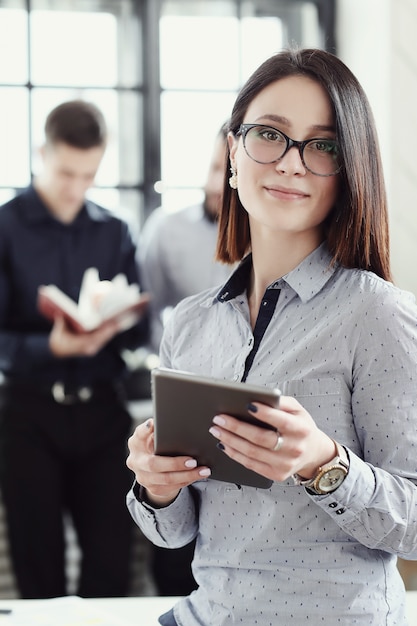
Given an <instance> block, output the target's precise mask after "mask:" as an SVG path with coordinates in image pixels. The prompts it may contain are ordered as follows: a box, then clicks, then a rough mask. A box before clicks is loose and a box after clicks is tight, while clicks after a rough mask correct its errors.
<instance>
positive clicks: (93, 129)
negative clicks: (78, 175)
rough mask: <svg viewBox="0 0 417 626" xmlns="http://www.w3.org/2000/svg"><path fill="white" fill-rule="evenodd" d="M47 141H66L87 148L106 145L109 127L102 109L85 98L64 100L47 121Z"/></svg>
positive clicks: (52, 142)
mask: <svg viewBox="0 0 417 626" xmlns="http://www.w3.org/2000/svg"><path fill="white" fill-rule="evenodd" d="M45 137H46V143H48V144H57V143H65V144H67V145H69V146H72V147H74V148H81V149H82V150H87V149H88V148H95V147H98V146H104V145H105V143H106V139H107V127H106V122H105V119H104V116H103V114H102V112H101V111H100V109H99V108H98V107H96V106H95V105H94V104H92V103H91V102H86V101H85V100H71V101H69V102H63V103H62V104H60V105H58V106H57V107H56V108H55V109H53V110H52V111H51V112H50V113H49V115H48V117H47V118H46V123H45Z"/></svg>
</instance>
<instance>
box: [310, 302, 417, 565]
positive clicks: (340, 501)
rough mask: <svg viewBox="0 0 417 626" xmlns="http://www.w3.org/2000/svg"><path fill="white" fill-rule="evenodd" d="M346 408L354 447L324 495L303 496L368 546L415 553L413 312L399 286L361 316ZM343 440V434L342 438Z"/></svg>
mask: <svg viewBox="0 0 417 626" xmlns="http://www.w3.org/2000/svg"><path fill="white" fill-rule="evenodd" d="M356 352H357V355H356V359H355V368H354V388H353V391H352V411H353V417H354V424H355V429H356V433H357V435H358V438H359V442H360V445H361V448H362V449H361V451H360V454H355V452H354V451H351V450H349V456H350V461H351V464H350V470H349V474H348V476H347V478H346V479H345V481H344V482H343V483H342V485H341V486H340V487H339V488H338V489H337V490H336V491H334V492H333V493H331V494H329V495H328V496H313V495H312V496H310V497H311V498H313V499H315V500H316V502H317V505H318V506H320V507H321V508H322V509H324V510H325V511H326V512H327V513H328V514H329V515H330V516H331V517H332V518H333V519H334V521H335V522H336V523H337V524H338V525H339V526H340V527H341V528H343V530H344V531H345V532H346V533H347V534H348V535H350V536H351V537H354V538H355V539H356V540H357V541H359V542H360V543H362V544H363V545H366V546H367V547H369V548H372V549H379V550H384V551H386V552H389V553H393V554H397V555H398V556H400V557H402V558H405V559H417V542H416V536H417V487H416V485H417V394H416V389H417V314H416V308H415V306H414V304H413V303H412V302H411V301H410V299H409V298H408V296H407V295H406V294H404V292H400V291H399V290H397V291H392V292H391V293H390V294H387V293H385V294H383V297H381V298H380V299H379V301H378V302H374V303H373V306H372V310H371V309H369V310H368V311H367V312H366V313H365V314H364V316H363V320H362V325H361V334H360V337H359V341H358V345H357V347H356ZM341 443H343V442H341Z"/></svg>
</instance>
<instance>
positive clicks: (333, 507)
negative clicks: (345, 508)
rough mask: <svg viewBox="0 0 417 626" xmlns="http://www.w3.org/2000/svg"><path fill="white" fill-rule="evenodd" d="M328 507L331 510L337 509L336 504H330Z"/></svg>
mask: <svg viewBox="0 0 417 626" xmlns="http://www.w3.org/2000/svg"><path fill="white" fill-rule="evenodd" d="M329 507H330V508H331V509H335V508H336V507H337V502H330V504H329Z"/></svg>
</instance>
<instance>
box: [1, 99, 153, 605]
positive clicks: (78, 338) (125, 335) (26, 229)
mask: <svg viewBox="0 0 417 626" xmlns="http://www.w3.org/2000/svg"><path fill="white" fill-rule="evenodd" d="M45 135H46V141H45V145H44V146H43V148H42V158H43V165H44V168H43V172H42V174H41V175H40V176H39V177H38V178H37V179H36V180H35V182H34V184H33V185H32V186H30V187H29V188H28V189H27V190H26V191H24V192H23V193H22V194H21V195H19V196H17V197H16V198H14V199H13V200H11V201H10V202H8V203H7V204H6V205H4V206H3V207H1V209H0V370H1V372H2V373H3V375H4V382H3V384H2V385H1V387H0V488H1V491H2V497H3V501H4V505H5V509H6V517H7V523H8V532H9V538H10V552H11V557H12V561H13V565H14V569H15V574H16V580H17V584H18V587H19V590H20V593H21V595H22V597H24V598H47V597H54V596H62V595H66V593H67V586H66V584H67V583H66V577H65V540H64V529H63V515H64V513H66V512H67V513H69V514H70V516H71V518H72V521H73V525H74V527H75V530H76V533H77V537H78V543H79V546H80V549H81V554H82V556H81V565H80V578H79V587H78V590H77V593H78V594H79V595H81V596H84V597H93V596H96V597H99V596H122V595H126V594H127V591H128V578H129V560H130V548H131V522H130V519H129V517H130V516H129V514H128V513H127V511H126V506H125V493H126V491H127V490H128V489H129V486H130V483H131V474H130V471H129V470H128V469H127V468H126V466H125V456H126V455H125V449H126V440H127V437H128V435H129V433H130V431H131V417H130V415H129V414H128V412H127V411H126V408H125V403H124V398H123V394H122V392H121V389H120V381H121V380H122V378H123V376H124V375H125V373H126V371H125V370H126V367H125V363H124V361H123V359H122V357H121V350H122V349H123V348H130V349H133V348H135V347H137V346H138V345H140V344H142V343H144V342H145V341H146V340H147V324H146V320H144V319H143V320H141V321H140V322H139V323H138V324H136V325H135V326H134V327H132V328H131V329H130V330H127V331H121V328H119V326H118V324H117V323H116V322H112V323H107V324H105V325H104V326H103V327H101V328H99V329H98V330H94V331H92V332H89V333H78V334H77V333H75V332H73V331H72V330H71V328H70V327H69V326H68V325H67V324H66V322H65V321H64V319H63V318H57V319H55V321H54V323H51V322H49V321H48V320H47V319H46V318H45V317H43V316H42V315H41V314H40V313H39V311H38V309H37V291H38V287H39V286H40V285H46V284H55V285H57V286H58V287H59V288H60V289H61V290H62V291H64V292H65V293H66V294H67V295H68V296H70V297H71V298H72V299H73V300H75V301H77V300H78V295H79V290H80V285H81V280H82V277H83V274H84V271H85V270H86V269H87V268H90V267H95V268H97V269H98V271H99V276H100V279H101V280H111V279H112V278H114V276H116V275H117V274H119V273H123V274H124V275H125V276H126V277H127V280H128V282H129V283H138V275H137V264H136V260H135V258H136V254H135V252H136V251H135V246H134V244H133V241H132V239H131V237H130V234H129V230H128V227H127V225H126V224H125V223H124V222H123V221H122V220H120V219H118V218H116V217H115V216H114V215H112V214H111V213H110V212H108V211H106V210H105V209H103V208H102V207H100V206H98V205H96V204H94V203H92V202H90V201H88V200H86V198H85V194H86V191H87V189H88V188H89V187H90V186H91V185H92V184H93V182H94V177H95V174H96V171H97V169H98V167H99V164H100V162H101V159H102V156H103V153H104V150H105V145H106V127H105V122H104V119H103V116H102V114H101V112H100V111H99V110H98V109H97V108H96V107H95V106H94V105H92V104H90V103H87V102H84V101H81V100H80V101H78V100H76V101H72V102H66V103H63V104H61V105H60V106H58V107H57V108H56V109H54V110H53V111H52V112H51V113H50V114H49V116H48V118H47V121H46V126H45Z"/></svg>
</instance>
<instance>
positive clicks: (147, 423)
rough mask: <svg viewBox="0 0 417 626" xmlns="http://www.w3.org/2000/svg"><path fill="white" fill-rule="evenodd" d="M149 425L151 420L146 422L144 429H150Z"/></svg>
mask: <svg viewBox="0 0 417 626" xmlns="http://www.w3.org/2000/svg"><path fill="white" fill-rule="evenodd" d="M151 423H152V422H151V420H148V421H147V422H146V428H150V427H151Z"/></svg>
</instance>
